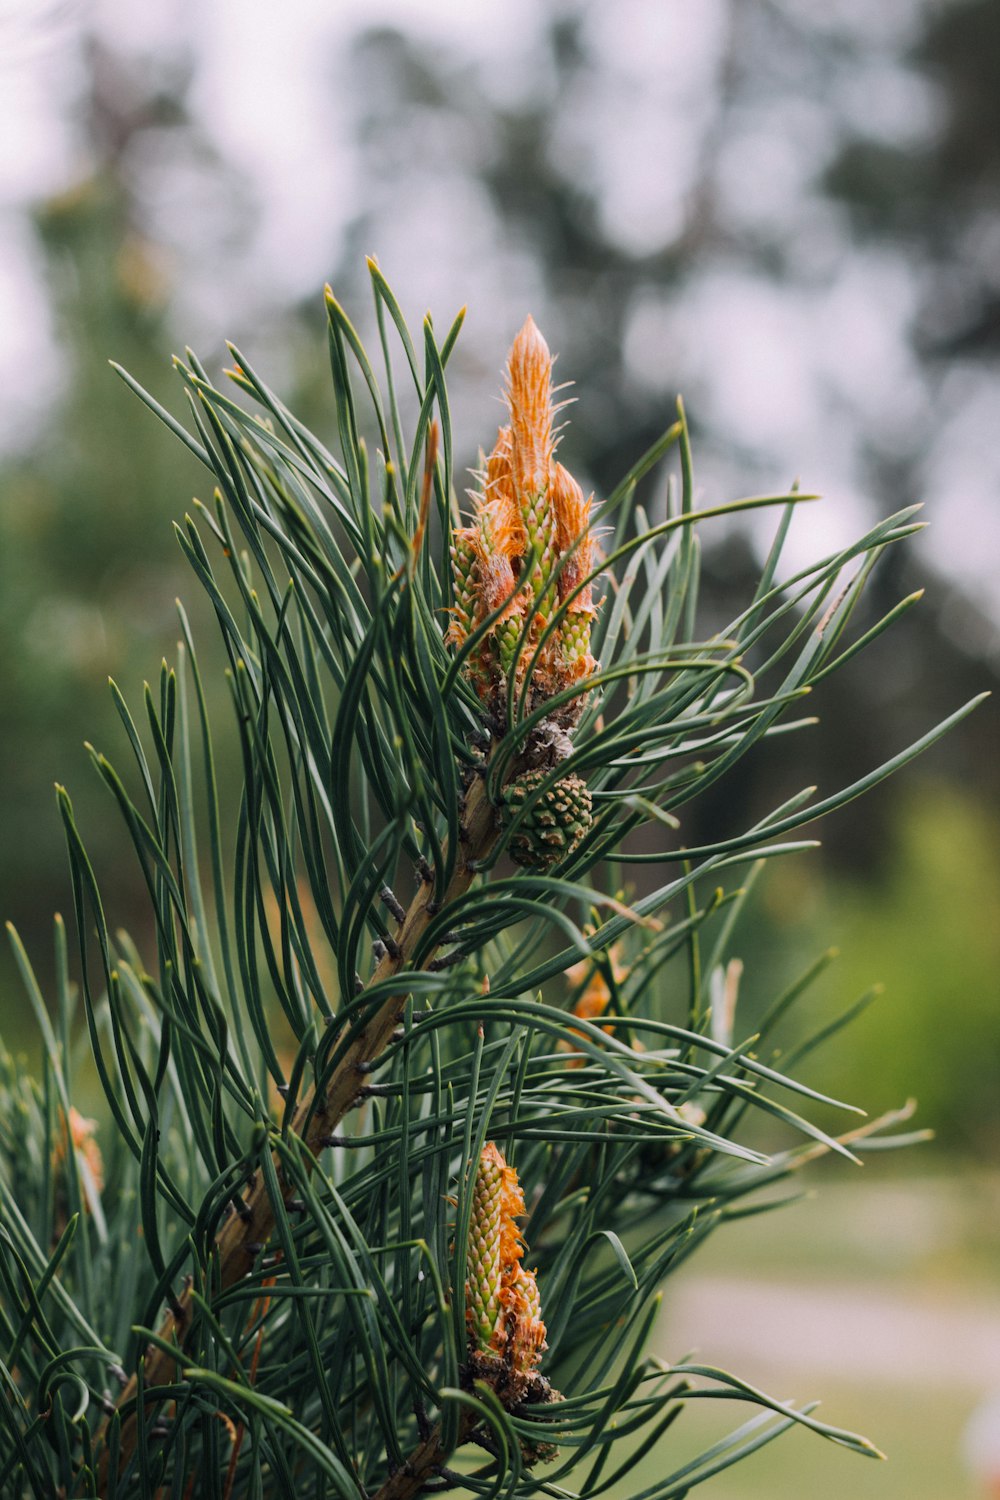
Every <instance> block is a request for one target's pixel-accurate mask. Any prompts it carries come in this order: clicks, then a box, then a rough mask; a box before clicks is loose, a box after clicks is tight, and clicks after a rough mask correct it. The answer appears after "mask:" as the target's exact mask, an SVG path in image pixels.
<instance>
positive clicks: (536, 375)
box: [506, 313, 555, 493]
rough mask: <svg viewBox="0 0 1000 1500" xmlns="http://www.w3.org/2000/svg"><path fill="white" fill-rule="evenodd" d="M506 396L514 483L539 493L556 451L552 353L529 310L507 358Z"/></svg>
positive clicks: (548, 475)
mask: <svg viewBox="0 0 1000 1500" xmlns="http://www.w3.org/2000/svg"><path fill="white" fill-rule="evenodd" d="M506 396H507V406H508V408H509V410H510V427H511V449H512V452H511V459H512V466H513V472H514V483H515V484H516V485H517V486H518V487H519V488H520V489H521V490H522V491H523V492H529V493H537V492H538V491H540V490H542V489H544V488H545V487H546V486H547V484H548V482H549V477H550V471H551V468H552V456H553V454H554V452H555V439H554V438H553V435H552V417H553V412H552V355H551V354H550V353H549V346H548V344H547V343H546V342H545V340H544V339H543V338H542V335H541V334H540V333H539V331H538V328H537V327H536V325H535V320H534V318H533V317H532V316H531V314H530V313H529V314H528V316H527V317H526V318H525V320H524V324H523V326H522V328H521V331H520V333H519V334H518V335H517V337H516V339H515V340H514V342H513V344H512V345H511V350H510V354H509V355H508V357H507V390H506Z"/></svg>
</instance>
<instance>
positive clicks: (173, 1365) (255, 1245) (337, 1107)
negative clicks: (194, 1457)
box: [98, 777, 498, 1500]
mask: <svg viewBox="0 0 1000 1500" xmlns="http://www.w3.org/2000/svg"><path fill="white" fill-rule="evenodd" d="M463 824H464V827H465V829H466V831H467V841H466V842H464V843H463V846H462V855H461V856H460V858H459V860H458V862H457V864H456V867H455V873H454V875H453V876H452V878H451V881H450V882H449V884H448V888H447V890H446V891H445V895H444V900H443V902H442V903H441V904H442V906H446V905H447V904H448V903H449V902H451V901H455V900H457V899H458V898H459V896H462V895H464V893H465V892H466V891H467V890H468V888H469V886H470V885H471V884H472V881H473V879H474V877H475V871H474V869H472V868H471V862H472V861H474V860H481V859H482V858H484V856H485V855H487V854H488V853H489V851H490V850H491V849H492V847H493V844H494V843H495V841H496V838H497V833H498V830H497V823H496V814H495V811H494V808H493V807H492V805H491V803H490V801H489V799H488V797H487V795H486V784H485V781H484V779H483V778H482V777H477V779H476V780H475V781H474V782H473V784H472V786H471V787H470V788H469V792H468V796H467V798H466V803H465V808H464V811H463ZM432 889H433V887H431V886H428V885H421V887H420V889H419V890H418V891H417V893H416V895H415V896H414V898H413V900H412V902H411V903H410V908H409V910H408V911H407V913H406V916H405V918H404V921H403V924H402V926H401V927H400V930H399V934H398V937H397V939H396V943H395V945H394V949H393V951H392V952H386V954H385V955H384V957H383V958H382V960H381V961H380V963H379V965H378V968H377V969H376V970H375V973H374V975H373V976H372V981H371V982H372V984H381V983H383V982H384V981H385V980H387V979H391V978H392V977H393V975H395V974H397V973H399V972H400V970H402V969H405V968H406V967H407V966H408V964H409V961H410V958H411V957H412V955H413V954H414V953H415V952H416V949H417V945H418V944H419V942H420V939H421V938H422V937H423V935H424V933H425V931H426V930H427V927H428V925H429V924H430V921H431V919H432V915H433V911H434V910H435V909H436V908H434V907H433V906H432V903H431V892H432ZM435 951H436V948H435V949H432V950H431V951H430V952H428V953H427V955H426V957H425V959H424V967H425V968H426V967H428V966H429V964H430V961H431V959H432V958H433V955H434V952H435ZM406 1000H407V992H406V991H403V992H402V993H400V994H398V995H392V996H390V998H389V999H388V1000H386V1001H385V1003H384V1004H383V1005H382V1006H381V1008H380V1009H379V1010H378V1011H377V1012H376V1014H375V1015H374V1016H373V1017H372V1019H371V1020H370V1021H369V1022H368V1023H367V1024H366V1025H365V1027H364V1028H363V1029H362V1030H361V1031H360V1032H359V1034H358V1035H357V1036H356V1037H355V1039H354V1041H353V1042H352V1043H351V1044H350V1046H349V1047H348V1048H347V1050H346V1051H345V1053H344V1056H343V1057H342V1059H341V1061H340V1063H339V1065H338V1067H337V1069H336V1071H335V1072H334V1074H333V1076H332V1077H331V1079H330V1083H329V1087H328V1088H327V1091H326V1097H325V1098H324V1099H323V1100H322V1103H321V1105H320V1107H316V1100H315V1091H314V1090H313V1089H310V1090H309V1091H308V1092H307V1093H306V1094H305V1095H304V1096H303V1097H302V1099H301V1100H300V1102H299V1105H298V1107H297V1109H296V1111H295V1117H294V1119H293V1120H292V1130H293V1131H294V1132H295V1133H296V1134H298V1135H301V1136H302V1138H303V1140H304V1141H305V1144H306V1146H307V1147H308V1148H309V1150H310V1152H311V1153H312V1154H313V1156H314V1157H315V1156H316V1155H318V1153H319V1152H320V1151H321V1150H322V1149H323V1146H324V1145H325V1143H326V1141H327V1140H328V1138H329V1137H330V1135H331V1133H332V1132H333V1130H334V1129H335V1127H336V1126H337V1125H338V1124H339V1123H340V1121H341V1120H342V1119H343V1118H344V1116H345V1115H346V1114H347V1112H348V1110H349V1109H350V1108H351V1106H352V1105H353V1104H354V1103H355V1102H356V1100H357V1098H358V1095H359V1093H360V1092H361V1090H362V1087H363V1085H362V1083H361V1079H362V1078H363V1076H364V1073H365V1072H366V1070H367V1067H368V1065H369V1064H370V1063H372V1062H373V1061H374V1060H375V1059H376V1058H377V1057H379V1056H380V1054H381V1053H382V1052H383V1051H384V1050H385V1048H386V1046H387V1045H388V1043H389V1041H390V1040H391V1038H392V1035H393V1032H394V1031H395V1030H396V1027H397V1025H398V1024H399V1022H400V1020H401V1018H402V1015H403V1010H404V1007H405V1005H406ZM278 1180H279V1182H280V1181H281V1175H280V1173H279V1178H278ZM293 1195H294V1189H293V1188H291V1187H288V1188H286V1189H285V1190H284V1192H283V1198H284V1200H285V1201H286V1202H287V1200H288V1198H290V1197H292V1196H293ZM275 1222H276V1215H275V1207H274V1204H273V1203H272V1202H271V1200H270V1198H269V1197H268V1193H267V1189H266V1186H265V1184H264V1173H263V1172H260V1173H258V1174H257V1175H256V1181H255V1183H254V1185H253V1187H252V1188H251V1189H250V1190H249V1192H248V1193H247V1195H246V1197H244V1198H243V1199H242V1208H241V1210H240V1211H238V1212H237V1213H235V1214H231V1215H230V1216H229V1218H228V1219H227V1220H226V1222H225V1223H224V1224H223V1226H222V1228H221V1229H220V1231H219V1234H218V1236H217V1238H216V1241H215V1257H216V1259H217V1274H218V1285H219V1287H220V1289H221V1290H222V1291H225V1290H226V1289H227V1288H228V1287H231V1286H233V1285H234V1284H235V1283H236V1282H238V1281H242V1280H243V1278H244V1277H245V1276H246V1275H247V1273H248V1272H249V1271H251V1270H252V1269H253V1265H254V1262H255V1260H256V1257H257V1255H258V1254H259V1252H260V1251H261V1250H262V1249H263V1248H264V1246H265V1245H266V1244H267V1241H268V1239H269V1238H270V1236H271V1233H272V1231H273V1230H274V1227H275ZM251 1247H252V1251H253V1253H248V1252H249V1251H250V1249H251ZM193 1322H194V1311H193V1308H192V1304H191V1292H190V1287H188V1288H186V1289H185V1291H184V1292H183V1293H182V1294H181V1296H180V1297H179V1298H177V1299H176V1308H175V1310H171V1311H169V1312H168V1313H167V1315H166V1316H165V1318H164V1319H163V1322H162V1323H161V1325H160V1328H159V1337H160V1338H161V1339H162V1340H163V1341H164V1342H165V1343H167V1344H173V1345H175V1346H176V1348H177V1357H176V1358H172V1357H171V1356H170V1355H169V1354H167V1353H166V1352H165V1351H164V1350H163V1349H161V1348H159V1347H158V1346H151V1347H150V1348H148V1349H147V1350H146V1353H145V1355H144V1356H143V1385H144V1387H145V1392H146V1394H145V1404H146V1405H151V1404H155V1403H156V1401H157V1400H158V1398H157V1396H156V1393H155V1388H156V1387H157V1386H163V1385H171V1384H173V1383H174V1382H175V1381H176V1380H178V1379H179V1378H180V1370H181V1352H182V1348H183V1345H184V1342H185V1340H186V1339H187V1337H188V1336H189V1334H190V1331H191V1327H192V1324H193ZM137 1390H138V1381H137V1379H136V1377H135V1376H134V1375H133V1376H132V1378H131V1379H130V1380H129V1382H128V1385H127V1386H126V1387H125V1388H124V1390H123V1391H122V1394H121V1396H120V1397H119V1400H118V1403H117V1404H118V1406H125V1405H127V1404H128V1403H130V1402H135V1400H136V1396H137ZM107 1425H108V1424H107V1421H105V1423H104V1424H103V1426H102V1428H101V1431H100V1434H99V1437H100V1439H101V1440H102V1447H103V1452H102V1453H101V1457H100V1460H99V1465H98V1493H99V1494H100V1495H102V1496H103V1495H106V1494H107V1489H108V1467H109V1462H110V1455H109V1452H108V1448H107V1446H106V1443H104V1442H103V1440H104V1439H105V1438H106V1433H107ZM138 1436H139V1413H138V1411H137V1410H133V1411H130V1412H129V1413H128V1415H127V1416H125V1417H124V1418H123V1419H122V1423H121V1431H120V1439H119V1447H118V1452H119V1472H121V1470H122V1469H124V1467H125V1466H126V1464H127V1463H128V1462H129V1459H130V1458H131V1457H132V1454H133V1453H134V1452H135V1448H136V1443H137V1441H138ZM432 1439H433V1434H432V1437H431V1438H430V1439H428V1440H427V1442H426V1443H424V1444H422V1446H421V1448H420V1449H418V1450H417V1454H416V1455H415V1456H414V1459H413V1460H412V1463H411V1464H410V1465H408V1466H407V1468H411V1467H412V1466H413V1465H414V1464H418V1465H419V1464H421V1463H423V1462H424V1461H425V1458H426V1454H425V1450H427V1452H428V1453H429V1451H430V1444H431V1442H432ZM421 1455H424V1457H421ZM438 1461H439V1460H437V1459H435V1460H434V1462H438ZM432 1467H433V1463H431V1462H430V1461H429V1460H428V1461H427V1468H426V1470H422V1471H421V1472H423V1473H425V1474H426V1473H429V1472H430V1468H432ZM404 1477H405V1475H404V1471H402V1470H401V1471H400V1475H398V1476H396V1478H397V1479H399V1480H400V1482H401V1483H402V1482H403V1479H404ZM390 1483H391V1481H390ZM417 1489H419V1484H417V1485H416V1486H415V1487H411V1488H408V1489H407V1488H405V1487H404V1488H402V1489H397V1490H391V1489H387V1488H383V1490H381V1491H379V1496H380V1497H382V1500H390V1497H393V1500H398V1497H402V1496H406V1495H411V1494H415V1493H416V1491H417Z"/></svg>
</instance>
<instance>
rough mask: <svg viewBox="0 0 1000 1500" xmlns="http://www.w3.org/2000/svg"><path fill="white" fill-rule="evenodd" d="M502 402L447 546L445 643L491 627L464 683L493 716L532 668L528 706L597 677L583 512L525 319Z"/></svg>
mask: <svg viewBox="0 0 1000 1500" xmlns="http://www.w3.org/2000/svg"><path fill="white" fill-rule="evenodd" d="M504 398H505V400H506V403H507V411H508V414H509V418H510V420H509V422H508V423H507V425H506V426H504V427H501V428H500V431H499V432H498V434H497V440H496V444H495V446H494V448H493V452H492V453H491V454H490V456H489V458H488V459H487V460H486V462H485V466H484V467H483V468H482V469H481V470H480V472H479V475H478V479H479V487H478V489H477V491H476V492H475V493H474V495H473V503H474V515H473V517H472V524H471V525H470V526H464V527H461V528H459V529H457V530H456V531H455V532H454V534H453V539H452V553H451V556H452V569H453V576H454V597H455V603H454V607H453V609H452V618H451V625H450V628H449V631H448V639H449V641H450V642H451V643H452V644H453V645H455V646H459V647H460V646H462V645H464V643H465V642H466V641H467V640H468V638H469V636H470V635H472V634H473V632H474V631H476V630H477V629H478V628H479V627H480V626H481V625H483V624H484V622H486V621H490V623H489V625H488V627H487V629H486V632H485V634H484V635H483V637H482V639H481V641H480V643H478V644H477V645H476V646H475V647H474V648H473V650H472V651H471V653H470V655H469V660H468V663H467V667H466V671H467V674H468V676H469V678H470V680H471V681H472V683H473V685H474V687H475V689H476V691H477V693H478V694H479V696H480V698H481V699H482V700H483V702H484V703H485V704H486V705H488V706H489V707H490V708H491V709H496V710H499V706H500V704H501V703H502V701H503V700H504V698H505V697H506V688H507V685H508V684H509V682H510V679H511V677H512V676H513V677H514V679H515V681H516V683H517V685H518V687H519V688H520V687H521V686H522V684H523V681H524V677H525V674H526V673H527V671H528V670H529V665H530V664H532V663H533V665H530V671H531V680H530V685H529V693H530V699H529V702H530V704H531V705H534V704H535V703H537V702H539V701H541V700H543V699H546V698H551V697H553V696H554V695H556V694H557V693H561V692H562V691H563V690H564V689H566V688H570V687H572V686H574V685H575V684H578V683H581V682H582V681H583V680H584V679H586V678H587V677H589V676H590V675H591V674H592V673H593V672H594V671H595V670H596V668H597V663H596V662H595V661H594V658H593V657H592V656H591V654H590V629H591V623H592V621H593V619H594V616H595V608H594V601H593V597H592V591H591V584H590V582H589V575H590V572H591V569H592V541H591V534H590V509H591V501H590V500H589V499H586V498H585V497H584V494H583V490H582V489H581V488H580V486H579V484H577V482H576V480H575V479H574V478H573V476H572V475H571V474H570V473H569V472H568V471H567V470H566V469H565V468H564V467H563V465H562V464H561V463H558V462H557V461H556V456H555V453H556V430H555V414H556V411H557V407H556V405H555V404H554V401H553V393H552V356H551V354H550V353H549V348H548V345H547V344H546V342H545V340H544V339H543V338H542V335H541V334H540V333H539V331H538V329H537V328H536V327H535V324H534V321H533V319H531V318H530V317H529V318H528V319H526V321H525V324H524V327H523V328H522V329H521V331H520V333H519V334H518V335H517V338H516V339H515V340H514V343H513V346H512V348H511V351H510V354H509V355H508V358H507V378H506V386H505V390H504ZM557 615H559V619H558V623H557V624H555V625H554V626H553V628H552V629H551V631H548V630H547V628H546V627H547V626H549V624H550V623H551V622H552V621H553V619H554V617H555V616H557ZM491 617H492V618H491ZM581 702H582V696H581V697H575V698H573V699H571V700H570V702H569V703H568V704H567V705H566V706H565V707H564V709H563V711H562V713H563V718H564V721H565V722H566V723H572V722H573V720H574V718H575V717H576V716H578V714H579V706H580V704H581Z"/></svg>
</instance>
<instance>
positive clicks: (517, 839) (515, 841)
mask: <svg viewBox="0 0 1000 1500" xmlns="http://www.w3.org/2000/svg"><path fill="white" fill-rule="evenodd" d="M546 774H547V773H546V772H545V771H526V772H525V774H524V775H523V776H518V777H516V778H515V779H514V780H513V781H511V782H510V783H509V784H508V785H507V787H506V788H505V789H504V794H503V800H504V810H505V814H506V821H507V822H508V824H509V823H510V822H511V821H512V820H513V819H514V817H515V816H516V815H517V814H518V813H519V812H520V811H521V809H522V808H523V807H524V806H525V804H526V803H529V802H530V801H531V799H532V797H534V802H533V805H531V806H529V808H528V811H527V812H526V813H525V815H524V817H523V818H522V819H521V821H520V823H519V824H518V826H517V828H516V829H515V830H514V833H513V834H512V835H511V839H510V844H509V849H510V857H511V859H513V860H514V861H515V862H516V863H517V864H519V865H527V866H529V867H531V868H533V869H536V870H545V869H548V868H549V867H550V866H551V865H555V864H558V863H559V861H560V860H562V859H565V858H566V857H567V855H569V854H572V853H573V850H574V849H575V848H576V847H577V845H578V844H579V843H580V840H581V839H582V838H583V836H584V834H586V833H587V831H588V830H589V828H590V826H591V823H592V822H593V812H592V804H591V798H590V792H589V790H588V788H587V783H586V782H585V781H582V780H581V779H580V777H579V776H564V777H563V778H562V779H561V780H560V781H557V782H555V783H554V785H552V786H550V787H549V789H548V790H547V791H545V792H543V793H542V794H541V796H535V791H536V788H537V787H539V786H540V785H541V783H542V782H543V781H544V780H545V777H546Z"/></svg>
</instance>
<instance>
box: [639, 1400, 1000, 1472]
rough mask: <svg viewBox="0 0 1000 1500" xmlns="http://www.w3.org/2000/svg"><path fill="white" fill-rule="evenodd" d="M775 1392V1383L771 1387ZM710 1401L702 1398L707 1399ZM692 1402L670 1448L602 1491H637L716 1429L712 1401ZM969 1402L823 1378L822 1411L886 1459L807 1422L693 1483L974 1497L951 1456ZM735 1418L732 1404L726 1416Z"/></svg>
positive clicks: (717, 1418)
mask: <svg viewBox="0 0 1000 1500" xmlns="http://www.w3.org/2000/svg"><path fill="white" fill-rule="evenodd" d="M779 1394H780V1393H779ZM708 1406H709V1404H708V1403H706V1407H708ZM706 1407H702V1408H697V1407H696V1408H693V1409H689V1411H688V1412H687V1413H686V1414H685V1416H684V1417H683V1418H682V1420H681V1421H680V1422H679V1423H678V1424H677V1427H676V1429H675V1431H676V1434H677V1436H676V1438H675V1439H674V1445H673V1447H672V1448H671V1449H670V1452H669V1458H661V1459H655V1458H654V1459H650V1460H647V1461H646V1462H645V1463H643V1464H642V1465H641V1466H640V1467H639V1468H637V1469H636V1470H634V1471H633V1473H632V1474H631V1475H630V1476H629V1479H628V1481H627V1483H626V1484H625V1485H624V1486H622V1487H621V1488H620V1489H618V1490H615V1491H612V1492H611V1500H619V1497H624V1496H626V1495H634V1494H637V1493H638V1492H639V1491H640V1490H641V1489H642V1488H643V1487H644V1486H647V1485H650V1484H652V1483H654V1482H655V1480H656V1479H657V1478H658V1477H659V1475H660V1474H661V1473H662V1472H663V1470H664V1464H665V1462H669V1465H670V1467H671V1469H673V1468H675V1467H679V1465H680V1464H681V1463H682V1462H683V1458H684V1454H686V1453H691V1454H694V1453H696V1452H697V1451H698V1449H699V1447H704V1446H705V1445H706V1444H707V1443H708V1442H709V1441H711V1439H712V1438H713V1437H714V1436H716V1435H718V1434H719V1432H720V1431H721V1430H722V1427H723V1422H722V1414H721V1412H720V1408H719V1404H718V1403H717V1402H712V1403H711V1404H710V1409H706ZM970 1410H971V1405H970V1402H969V1400H968V1397H967V1396H966V1395H965V1394H964V1393H962V1392H955V1391H947V1390H927V1391H916V1392H914V1391H907V1392H905V1394H904V1393H903V1392H900V1391H895V1390H892V1389H887V1388H886V1387H883V1386H867V1385H862V1384H859V1383H858V1382H857V1381H856V1380H851V1381H850V1382H845V1383H843V1384H842V1385H836V1386H834V1385H832V1384H831V1383H830V1381H829V1380H826V1381H825V1382H824V1385H823V1405H822V1407H821V1413H822V1415H823V1416H824V1417H826V1418H827V1419H828V1420H835V1421H836V1422H837V1423H838V1424H839V1425H840V1426H843V1427H848V1428H851V1429H852V1430H853V1431H856V1432H864V1433H866V1434H868V1435H869V1436H873V1438H874V1441H876V1442H878V1443H879V1444H880V1445H881V1447H882V1450H883V1452H885V1453H886V1454H887V1459H886V1462H884V1463H878V1462H874V1461H871V1462H870V1461H868V1460H866V1459H863V1458H859V1457H858V1456H857V1455H856V1454H852V1453H848V1452H846V1451H845V1450H844V1449H842V1448H837V1447H835V1446H834V1445H833V1444H831V1443H824V1442H822V1441H821V1440H820V1439H819V1438H816V1437H815V1436H814V1435H813V1434H812V1433H809V1432H801V1431H797V1432H794V1431H793V1432H789V1433H786V1434H785V1435H784V1436H782V1437H780V1438H778V1439H777V1441H776V1442H774V1443H771V1444H769V1445H768V1447H766V1448H764V1449H762V1450H761V1451H760V1452H759V1453H755V1454H753V1455H752V1456H751V1457H750V1458H748V1459H746V1460H745V1461H744V1462H743V1463H741V1464H739V1465H737V1466H736V1467H735V1468H733V1469H730V1470H727V1471H726V1472H725V1473H723V1474H720V1475H719V1476H718V1477H717V1478H716V1479H712V1480H709V1481H708V1482H707V1484H706V1485H705V1486H704V1487H703V1488H699V1489H696V1490H695V1491H694V1493H695V1494H697V1495H701V1494H703V1495H705V1497H706V1500H804V1497H806V1496H809V1497H810V1500H847V1497H850V1500H980V1497H979V1496H978V1492H977V1491H976V1489H975V1487H974V1486H973V1485H972V1483H971V1481H970V1480H969V1479H968V1478H967V1477H966V1476H965V1475H963V1473H962V1471H961V1467H960V1463H959V1458H958V1446H959V1441H960V1436H961V1432H962V1428H963V1426H964V1424H965V1422H966V1421H967V1420H968V1417H969V1413H970ZM738 1420H739V1413H738V1411H737V1409H736V1408H735V1407H734V1408H733V1414H732V1419H731V1422H730V1425H731V1426H734V1427H735V1426H736V1425H737V1424H738Z"/></svg>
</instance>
